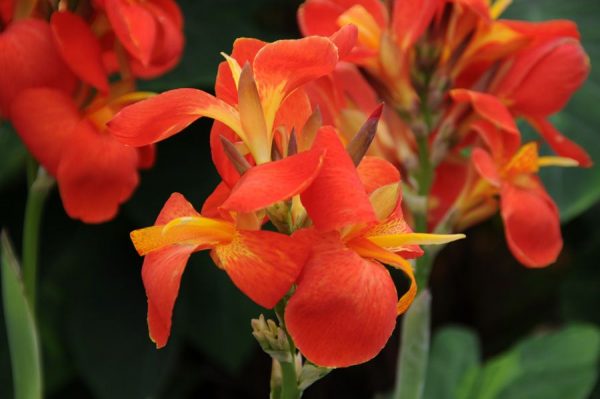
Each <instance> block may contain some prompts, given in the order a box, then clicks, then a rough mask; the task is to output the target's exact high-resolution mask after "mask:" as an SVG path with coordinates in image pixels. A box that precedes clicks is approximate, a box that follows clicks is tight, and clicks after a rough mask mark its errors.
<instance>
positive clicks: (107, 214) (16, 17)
mask: <svg viewBox="0 0 600 399" xmlns="http://www.w3.org/2000/svg"><path fill="white" fill-rule="evenodd" d="M0 18H1V19H0V29H1V31H0V65H2V68H1V69H2V74H0V87H2V90H1V91H0V116H1V117H2V118H5V119H8V120H9V121H10V122H11V123H12V125H13V126H14V128H15V130H16V131H17V133H18V134H19V136H20V137H21V139H22V141H23V142H24V144H25V146H26V147H27V149H28V150H29V151H30V152H31V154H32V155H33V156H34V157H35V158H36V160H37V161H38V162H39V163H40V164H41V165H42V166H43V167H44V168H45V169H46V170H47V172H48V173H49V174H50V175H52V176H54V177H55V178H56V179H57V181H58V187H59V190H60V195H61V198H62V201H63V205H64V207H65V210H66V212H67V214H68V215H69V216H71V217H73V218H77V219H81V220H83V221H84V222H89V223H97V222H103V221H106V220H109V219H111V218H112V217H114V216H115V214H116V213H117V210H118V207H119V205H120V204H121V203H122V202H124V201H125V200H127V199H128V198H129V197H130V196H131V194H132V192H133V190H134V189H135V187H136V186H137V184H138V179H139V177H138V170H139V169H143V168H148V167H150V166H151V165H152V164H153V162H154V148H153V147H152V146H146V147H142V148H137V149H135V148H131V147H129V146H125V145H123V144H121V143H119V142H118V141H117V140H115V139H114V138H113V137H112V136H111V135H109V134H107V127H106V123H107V122H108V121H109V120H110V119H111V118H112V117H113V116H114V115H115V114H116V112H118V111H119V110H120V109H121V108H123V107H124V106H126V105H129V104H132V103H135V102H137V101H139V100H141V99H144V98H147V97H149V96H150V95H152V93H145V92H137V91H135V79H136V78H152V77H156V76H158V75H161V74H163V73H165V72H166V71H168V70H169V69H171V68H172V67H174V66H175V64H176V63H177V62H178V60H179V58H180V55H181V53H182V50H183V42H184V40H183V33H182V17H181V14H180V11H179V8H178V6H177V4H176V3H175V2H174V1H173V0H148V1H141V0H140V1H136V0H134V1H130V0H94V1H82V2H76V3H72V2H67V1H57V2H47V3H46V2H45V3H42V2H39V4H37V5H36V2H35V1H29V2H25V1H18V2H17V1H3V2H2V8H1V9H0Z"/></svg>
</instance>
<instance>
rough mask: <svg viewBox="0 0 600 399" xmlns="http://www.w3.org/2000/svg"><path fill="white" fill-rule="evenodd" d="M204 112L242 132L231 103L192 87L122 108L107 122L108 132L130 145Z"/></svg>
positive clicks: (161, 134)
mask: <svg viewBox="0 0 600 399" xmlns="http://www.w3.org/2000/svg"><path fill="white" fill-rule="evenodd" d="M203 116H206V117H209V118H212V119H216V120H218V121H220V122H222V123H224V124H225V125H227V126H229V128H231V129H232V130H233V131H235V132H236V133H237V134H238V135H239V136H240V137H242V136H243V132H242V128H241V125H240V119H239V115H238V112H237V110H236V109H235V108H233V107H232V106H231V105H229V104H227V103H225V102H224V101H222V100H219V99H218V98H216V97H214V96H211V95H210V94H208V93H205V92H203V91H201V90H196V89H175V90H170V91H167V92H164V93H162V94H159V95H157V96H154V97H150V98H149V99H147V100H144V101H140V102H138V103H135V104H133V105H130V106H128V107H125V108H123V109H122V110H121V111H120V112H119V113H118V114H117V115H116V116H115V117H114V118H113V119H112V120H111V121H110V122H109V123H108V126H109V129H110V132H111V133H112V134H113V135H114V136H115V137H116V138H117V139H118V140H119V141H120V142H122V143H123V144H127V145H131V146H134V147H139V146H144V145H148V144H152V143H156V142H157V141H161V140H164V139H166V138H168V137H171V136H172V135H174V134H176V133H179V132H180V131H182V130H183V129H185V128H186V127H187V126H188V125H190V124H191V123H192V122H194V121H195V120H197V119H199V118H201V117H203Z"/></svg>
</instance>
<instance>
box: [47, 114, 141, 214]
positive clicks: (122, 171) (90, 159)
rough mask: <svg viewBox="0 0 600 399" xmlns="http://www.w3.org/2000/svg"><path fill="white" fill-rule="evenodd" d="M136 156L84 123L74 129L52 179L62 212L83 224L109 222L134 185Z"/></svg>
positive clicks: (109, 137) (136, 181) (133, 149)
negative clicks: (60, 200) (62, 208)
mask: <svg viewBox="0 0 600 399" xmlns="http://www.w3.org/2000/svg"><path fill="white" fill-rule="evenodd" d="M137 168H138V155H137V151H136V149H135V148H132V147H128V146H125V145H123V144H121V143H119V142H118V141H116V140H115V139H114V138H112V137H111V136H109V135H107V134H105V133H103V132H99V131H97V130H96V129H95V128H94V127H93V125H92V124H91V123H90V122H88V121H87V120H83V121H81V122H80V123H79V124H78V125H77V126H76V127H75V129H74V131H73V134H72V136H71V137H70V139H69V142H68V143H65V148H64V150H63V152H62V154H61V159H60V163H59V165H58V170H57V175H56V178H57V180H58V188H59V190H60V196H61V198H62V201H63V205H64V207H65V211H66V212H67V214H68V215H69V216H70V217H72V218H77V219H81V220H82V221H84V222H86V223H100V222H105V221H107V220H110V219H112V218H113V217H114V216H115V215H116V214H117V211H118V209H119V205H120V204H121V203H123V202H124V201H126V200H127V199H128V198H129V197H130V196H131V194H132V193H133V190H134V189H135V188H136V186H137V184H138V180H139V177H138V172H137Z"/></svg>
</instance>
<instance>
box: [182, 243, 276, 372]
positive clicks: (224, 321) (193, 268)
mask: <svg viewBox="0 0 600 399" xmlns="http://www.w3.org/2000/svg"><path fill="white" fill-rule="evenodd" d="M182 295H183V296H184V297H185V299H186V305H187V306H186V314H187V317H188V320H187V335H188V337H189V339H190V341H191V342H192V344H193V345H194V346H195V347H197V348H198V349H199V350H200V351H202V352H203V353H205V354H206V355H208V356H209V357H210V358H211V360H212V361H214V362H215V363H217V364H219V365H220V366H221V367H224V368H225V369H226V370H227V371H229V372H231V373H234V372H236V371H238V370H239V368H240V367H241V366H242V365H243V364H244V363H245V362H246V361H248V359H249V357H250V355H251V354H252V353H253V352H254V350H255V349H257V348H258V344H257V343H256V341H255V340H254V337H253V336H252V328H251V327H250V320H251V319H252V318H256V317H257V316H258V315H259V314H260V313H263V314H264V313H266V312H268V311H266V310H265V309H263V308H261V307H259V306H258V305H256V304H254V303H253V302H252V301H251V300H250V299H249V298H248V297H246V296H245V295H244V294H242V293H241V292H240V291H239V290H238V289H237V288H236V287H235V286H234V285H233V283H232V282H231V280H230V279H229V277H228V276H227V274H226V273H225V272H223V271H222V270H219V269H218V268H217V267H216V266H215V265H214V263H213V262H212V260H211V259H210V257H209V256H208V254H207V253H201V254H197V255H194V256H193V257H192V259H191V261H190V263H189V264H188V268H187V270H186V272H185V275H184V288H183V289H182ZM266 381H267V377H265V383H266Z"/></svg>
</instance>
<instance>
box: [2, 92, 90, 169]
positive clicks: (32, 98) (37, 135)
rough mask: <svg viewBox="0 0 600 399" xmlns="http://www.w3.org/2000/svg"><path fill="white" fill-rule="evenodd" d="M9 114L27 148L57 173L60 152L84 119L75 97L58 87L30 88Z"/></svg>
mask: <svg viewBox="0 0 600 399" xmlns="http://www.w3.org/2000/svg"><path fill="white" fill-rule="evenodd" d="M10 117H11V120H12V123H13V126H14V128H15V130H16V131H17V133H18V134H19V137H21V140H23V143H24V144H25V146H26V147H27V149H28V150H29V151H30V152H31V154H32V155H33V156H34V157H35V159H36V160H37V161H38V162H39V163H40V164H41V165H42V166H43V167H44V168H45V169H46V170H47V171H48V172H49V173H50V174H51V175H53V176H56V174H57V170H58V164H59V162H60V158H61V154H62V152H63V150H64V148H65V146H66V145H67V143H68V142H69V140H71V137H72V136H73V131H74V129H75V126H77V124H78V123H79V121H80V119H81V116H80V115H79V111H78V110H77V107H76V106H75V103H74V102H73V100H71V98H70V97H69V96H68V95H66V94H65V93H63V92H62V91H59V90H55V89H49V88H36V89H27V90H24V91H23V92H21V94H20V95H19V96H18V97H17V98H16V99H15V100H14V101H13V103H12V107H11V113H10Z"/></svg>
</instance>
